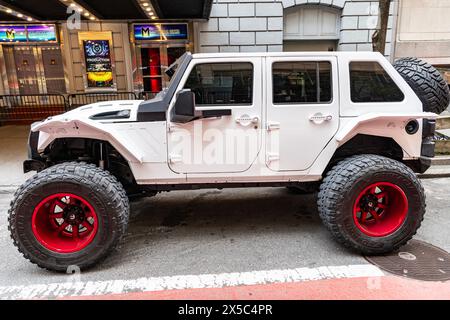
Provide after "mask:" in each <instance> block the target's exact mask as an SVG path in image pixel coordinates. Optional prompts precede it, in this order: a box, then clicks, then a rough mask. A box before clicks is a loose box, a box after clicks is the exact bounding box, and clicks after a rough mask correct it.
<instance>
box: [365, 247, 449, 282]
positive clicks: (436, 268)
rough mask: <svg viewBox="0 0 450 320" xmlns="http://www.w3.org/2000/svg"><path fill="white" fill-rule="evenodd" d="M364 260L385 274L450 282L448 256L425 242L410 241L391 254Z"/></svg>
mask: <svg viewBox="0 0 450 320" xmlns="http://www.w3.org/2000/svg"><path fill="white" fill-rule="evenodd" d="M366 259H367V260H368V261H369V262H370V263H372V264H374V265H376V266H378V267H380V268H381V269H383V270H385V271H387V272H390V273H393V274H395V275H399V276H403V277H406V278H411V279H417V280H425V281H445V280H450V254H449V253H448V252H446V251H444V250H442V249H440V248H438V247H435V246H433V245H431V244H428V243H426V242H422V241H418V240H411V241H410V242H409V243H408V244H407V245H405V246H403V247H401V248H400V249H399V250H397V251H395V252H393V253H391V254H388V255H384V256H371V257H366Z"/></svg>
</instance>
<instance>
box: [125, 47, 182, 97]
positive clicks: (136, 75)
mask: <svg viewBox="0 0 450 320" xmlns="http://www.w3.org/2000/svg"><path fill="white" fill-rule="evenodd" d="M174 47H175V48H185V49H186V50H185V51H186V52H187V51H188V49H189V43H187V42H186V41H182V42H167V43H148V42H142V43H135V44H134V45H133V46H132V51H133V55H134V59H135V68H134V69H135V71H133V85H134V90H135V91H138V92H141V91H144V75H143V72H142V56H141V49H143V48H159V50H160V51H159V52H160V63H161V66H168V56H167V49H168V48H174ZM161 79H162V82H161V84H162V88H164V87H166V86H167V85H168V84H169V81H170V80H169V79H168V78H167V77H166V76H165V74H164V70H161Z"/></svg>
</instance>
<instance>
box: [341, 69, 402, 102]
mask: <svg viewBox="0 0 450 320" xmlns="http://www.w3.org/2000/svg"><path fill="white" fill-rule="evenodd" d="M350 86H351V96H352V101H353V102H399V101H403V99H404V97H405V96H404V95H403V92H402V91H401V90H400V89H399V88H398V87H397V85H396V84H395V82H394V81H393V80H392V78H391V77H390V76H389V75H388V74H387V72H386V71H385V70H384V69H383V67H382V66H381V65H380V64H379V63H378V62H351V63H350Z"/></svg>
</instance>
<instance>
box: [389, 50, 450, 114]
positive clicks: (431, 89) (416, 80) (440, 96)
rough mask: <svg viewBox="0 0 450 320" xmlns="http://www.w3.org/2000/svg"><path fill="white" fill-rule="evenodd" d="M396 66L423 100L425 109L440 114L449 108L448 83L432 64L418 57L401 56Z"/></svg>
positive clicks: (449, 92)
mask: <svg viewBox="0 0 450 320" xmlns="http://www.w3.org/2000/svg"><path fill="white" fill-rule="evenodd" d="M394 68H395V69H396V70H397V71H398V72H399V73H400V75H401V76H402V77H403V78H404V79H405V80H406V82H407V83H408V84H409V86H410V87H411V88H412V89H413V90H414V92H415V93H416V94H417V96H418V97H419V99H420V101H422V104H423V111H427V112H434V113H437V114H440V113H442V112H443V111H444V110H445V109H447V108H448V105H449V103H450V91H449V88H448V84H447V83H446V81H445V80H444V78H443V77H442V75H441V74H440V73H439V71H438V70H436V68H435V67H433V66H432V65H431V64H429V63H426V62H425V61H423V60H420V59H417V58H401V59H398V60H396V61H395V62H394Z"/></svg>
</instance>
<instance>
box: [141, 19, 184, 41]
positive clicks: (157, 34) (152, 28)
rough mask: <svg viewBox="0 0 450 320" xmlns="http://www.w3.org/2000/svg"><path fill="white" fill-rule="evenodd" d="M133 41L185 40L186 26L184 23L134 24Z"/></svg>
mask: <svg viewBox="0 0 450 320" xmlns="http://www.w3.org/2000/svg"><path fill="white" fill-rule="evenodd" d="M134 39H135V40H138V41H143V40H150V41H165V40H187V39H188V26H187V24H186V23H179V24H171V23H153V24H135V25H134Z"/></svg>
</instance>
